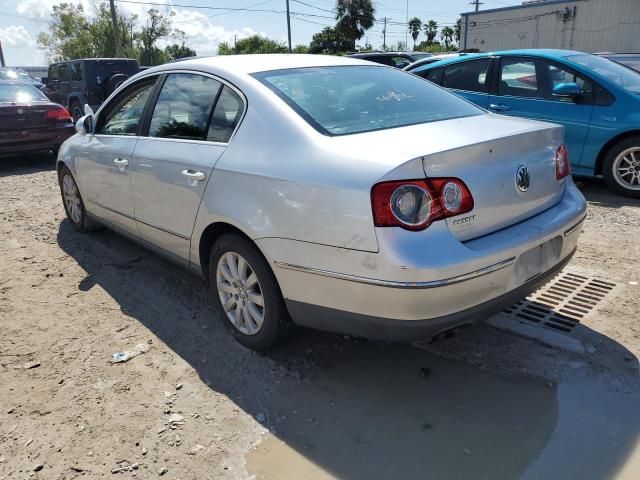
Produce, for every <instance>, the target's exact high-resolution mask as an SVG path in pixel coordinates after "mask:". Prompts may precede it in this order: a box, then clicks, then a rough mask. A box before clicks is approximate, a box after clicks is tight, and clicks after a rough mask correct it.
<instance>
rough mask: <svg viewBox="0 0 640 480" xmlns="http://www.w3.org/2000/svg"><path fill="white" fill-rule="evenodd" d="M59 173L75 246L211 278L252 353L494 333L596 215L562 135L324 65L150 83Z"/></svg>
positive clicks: (427, 86) (87, 129)
mask: <svg viewBox="0 0 640 480" xmlns="http://www.w3.org/2000/svg"><path fill="white" fill-rule="evenodd" d="M131 112H135V113H134V114H131ZM57 167H58V175H59V180H60V187H61V191H62V197H63V200H64V206H65V209H66V212H67V215H68V217H69V220H70V223H71V224H72V225H73V226H74V227H75V228H76V229H77V230H79V231H87V230H89V229H91V228H94V227H95V226H96V225H99V224H103V225H107V226H110V227H113V228H114V229H116V230H118V231H120V232H122V233H124V234H126V235H128V236H129V237H131V238H133V239H134V240H136V241H138V242H141V243H143V244H145V245H148V246H150V247H151V248H153V249H154V250H156V251H158V252H161V253H164V254H165V255H167V256H168V257H169V258H172V259H173V260H175V261H176V262H178V263H180V264H182V265H184V266H188V267H189V268H191V270H193V271H194V272H196V273H198V274H199V275H201V276H203V277H204V278H205V279H207V280H208V282H209V285H210V286H211V289H212V291H213V296H214V302H215V307H216V309H217V311H218V312H219V314H220V318H221V319H222V320H223V321H224V322H225V324H226V325H227V326H228V327H229V329H230V330H231V332H232V333H233V335H234V336H235V337H236V338H237V339H238V340H239V341H240V342H241V343H242V344H244V345H246V346H248V347H250V348H254V349H264V348H268V347H270V346H273V345H274V344H275V343H276V342H277V341H278V340H279V339H280V338H282V337H283V335H284V334H285V333H286V332H287V330H288V328H289V325H290V324H291V322H293V323H294V324H298V325H302V326H307V327H314V328H319V329H323V330H330V331H336V332H342V333H345V334H353V335H363V336H368V337H372V338H387V339H395V340H410V339H416V338H427V337H430V336H433V335H437V334H438V333H440V332H443V331H445V330H448V329H451V328H454V327H457V326H460V325H463V324H467V323H471V322H473V321H476V320H479V319H482V318H484V317H485V316H488V315H489V314H492V313H494V312H496V311H500V310H502V309H503V308H505V307H506V306H508V305H510V304H511V303H513V302H514V301H517V300H519V299H521V298H522V297H524V296H525V295H527V294H529V293H530V292H531V291H533V290H535V289H536V288H537V287H538V286H539V285H541V284H542V283H544V282H546V281H548V280H549V278H551V277H552V276H553V275H555V274H556V273H557V272H558V271H559V270H560V269H561V268H562V267H563V266H564V265H565V264H566V263H567V262H568V261H569V259H570V258H571V256H572V255H573V253H574V251H575V249H576V244H577V241H578V236H579V235H580V226H581V223H582V221H583V220H584V217H585V209H586V203H585V200H584V198H583V197H582V195H581V193H580V191H579V190H578V189H577V188H576V186H575V185H574V183H573V181H572V179H571V177H570V176H568V174H569V164H568V159H567V156H566V150H565V147H564V144H563V129H562V127H559V126H557V125H551V124H547V123H542V122H534V121H529V120H524V119H516V118H508V117H503V116H500V115H493V114H488V113H486V112H485V111H484V110H482V109H480V108H478V107H476V106H475V105H473V104H471V103H469V102H466V101H464V100H462V99H461V98H459V97H457V96H456V95H452V94H451V93H449V92H447V91H446V90H443V89H441V88H438V87H436V86H435V85H432V84H431V83H429V82H425V81H423V80H421V79H419V78H418V77H416V76H414V75H409V74H407V73H405V72H402V71H400V70H397V69H394V68H389V67H385V66H382V65H375V64H371V63H370V62H363V61H361V60H358V59H354V58H345V57H332V56H328V55H326V56H325V55H241V56H220V57H209V58H198V59H193V60H186V61H183V62H180V63H178V64H165V65H161V66H158V67H154V68H151V69H149V70H146V71H145V72H143V73H140V74H139V75H137V76H135V77H134V78H131V79H130V80H128V81H127V82H125V84H124V85H122V86H121V87H120V88H119V89H118V90H117V91H116V93H115V94H113V95H112V96H111V97H110V98H109V99H108V100H107V101H106V102H105V104H104V105H103V106H102V108H101V109H100V110H99V111H98V112H97V114H96V115H95V117H94V116H91V115H89V116H86V117H83V118H82V119H81V121H79V122H78V135H75V136H74V137H72V138H71V139H69V140H68V141H67V142H66V143H65V144H64V145H63V147H62V149H61V151H60V155H59V158H58V165H57ZM87 241H90V238H88V239H87Z"/></svg>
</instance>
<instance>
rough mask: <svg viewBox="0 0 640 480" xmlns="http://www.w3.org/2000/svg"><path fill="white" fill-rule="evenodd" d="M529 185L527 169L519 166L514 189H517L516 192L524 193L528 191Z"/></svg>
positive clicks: (529, 179)
mask: <svg viewBox="0 0 640 480" xmlns="http://www.w3.org/2000/svg"><path fill="white" fill-rule="evenodd" d="M530 183H531V177H530V176H529V169H528V168H527V167H526V166H524V165H520V166H519V167H518V171H517V172H516V187H518V190H520V191H521V192H526V191H527V190H529V184H530Z"/></svg>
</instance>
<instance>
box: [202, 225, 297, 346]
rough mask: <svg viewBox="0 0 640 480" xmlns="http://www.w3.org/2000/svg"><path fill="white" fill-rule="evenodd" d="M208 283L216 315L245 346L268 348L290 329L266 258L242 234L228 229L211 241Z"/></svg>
mask: <svg viewBox="0 0 640 480" xmlns="http://www.w3.org/2000/svg"><path fill="white" fill-rule="evenodd" d="M209 283H210V285H211V289H212V291H213V294H214V304H215V307H216V310H217V312H218V315H219V316H220V318H221V320H222V321H223V322H224V324H225V325H226V326H227V327H228V328H229V330H230V332H231V334H232V335H233V336H234V337H235V339H236V340H237V341H238V342H240V343H241V344H242V345H244V346H245V347H247V348H250V349H252V350H257V351H260V350H268V349H270V348H273V347H274V346H276V345H277V344H278V343H280V342H281V341H282V340H283V339H284V337H285V336H286V334H287V333H288V331H289V330H290V327H291V320H290V317H289V312H288V311H287V307H286V305H285V303H284V300H283V298H282V293H281V292H280V287H279V286H278V282H277V280H276V278H275V276H274V274H273V272H272V271H271V268H270V267H269V264H268V263H267V261H266V260H265V259H264V257H263V256H262V255H261V254H260V252H259V251H258V250H257V248H256V247H255V246H254V245H253V244H252V243H251V242H250V241H249V240H247V239H246V238H244V237H242V236H240V235H237V234H233V233H230V234H224V235H222V236H221V237H220V238H219V239H218V240H217V241H216V242H215V243H214V245H213V248H212V249H211V254H210V256H209Z"/></svg>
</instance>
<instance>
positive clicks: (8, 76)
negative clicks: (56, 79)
mask: <svg viewBox="0 0 640 480" xmlns="http://www.w3.org/2000/svg"><path fill="white" fill-rule="evenodd" d="M0 80H24V81H25V82H27V81H32V80H33V79H32V78H31V76H29V74H28V73H27V72H22V71H20V70H0Z"/></svg>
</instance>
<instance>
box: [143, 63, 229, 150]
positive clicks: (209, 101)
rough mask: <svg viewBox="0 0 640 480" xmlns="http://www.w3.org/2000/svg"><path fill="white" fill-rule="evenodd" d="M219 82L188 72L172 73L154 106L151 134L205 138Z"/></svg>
mask: <svg viewBox="0 0 640 480" xmlns="http://www.w3.org/2000/svg"><path fill="white" fill-rule="evenodd" d="M220 87H221V83H220V82H218V81H217V80H214V79H213V78H209V77H204V76H202V75H194V74H191V73H171V74H169V75H168V76H167V80H166V81H165V82H164V85H163V86H162V90H161V91H160V96H159V97H158V101H157V102H156V105H155V107H154V109H153V115H152V116H151V124H150V126H149V136H150V137H161V138H182V139H187V140H204V139H205V136H206V133H207V126H208V125H209V116H210V115H211V109H212V108H213V102H214V101H215V99H216V96H217V95H218V90H220Z"/></svg>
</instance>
